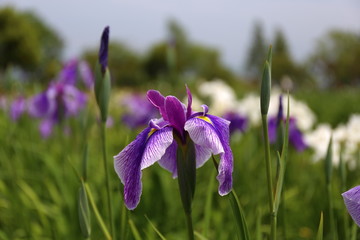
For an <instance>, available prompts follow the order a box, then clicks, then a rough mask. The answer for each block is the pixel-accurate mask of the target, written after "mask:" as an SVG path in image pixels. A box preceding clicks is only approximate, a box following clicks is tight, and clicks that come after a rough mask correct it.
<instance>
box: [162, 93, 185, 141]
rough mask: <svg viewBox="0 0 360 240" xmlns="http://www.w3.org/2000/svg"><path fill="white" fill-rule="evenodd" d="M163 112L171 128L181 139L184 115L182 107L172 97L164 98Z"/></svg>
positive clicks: (178, 101)
mask: <svg viewBox="0 0 360 240" xmlns="http://www.w3.org/2000/svg"><path fill="white" fill-rule="evenodd" d="M165 110H166V114H167V117H168V121H169V123H170V125H171V126H173V127H174V129H175V130H176V131H177V132H178V133H179V134H180V136H181V137H183V132H184V125H185V121H186V115H185V110H184V105H183V104H182V103H181V102H180V100H179V99H177V98H176V97H174V96H167V97H166V98H165Z"/></svg>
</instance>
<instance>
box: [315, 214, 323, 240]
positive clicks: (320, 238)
mask: <svg viewBox="0 0 360 240" xmlns="http://www.w3.org/2000/svg"><path fill="white" fill-rule="evenodd" d="M323 232H324V220H323V213H322V212H321V215H320V223H319V228H318V231H317V234H316V240H323V235H324V233H323Z"/></svg>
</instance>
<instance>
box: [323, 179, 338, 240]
mask: <svg viewBox="0 0 360 240" xmlns="http://www.w3.org/2000/svg"><path fill="white" fill-rule="evenodd" d="M326 189H327V194H328V199H329V218H330V229H331V230H330V231H331V232H330V234H331V239H334V240H336V239H337V231H336V228H335V227H336V226H335V218H334V210H333V209H334V207H333V201H332V190H331V184H327V186H326Z"/></svg>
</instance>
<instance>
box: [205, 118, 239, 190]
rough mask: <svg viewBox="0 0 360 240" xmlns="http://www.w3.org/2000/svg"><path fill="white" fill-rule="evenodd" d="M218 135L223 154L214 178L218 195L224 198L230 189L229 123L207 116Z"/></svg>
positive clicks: (231, 170) (230, 154) (231, 169)
mask: <svg viewBox="0 0 360 240" xmlns="http://www.w3.org/2000/svg"><path fill="white" fill-rule="evenodd" d="M207 117H208V118H210V120H211V122H212V123H213V126H214V129H215V130H216V132H217V133H218V136H219V138H220V141H221V144H222V146H223V148H224V152H223V153H220V163H219V169H218V171H219V174H218V176H217V177H216V178H217V180H218V181H219V184H220V185H219V194H220V195H221V196H224V195H226V194H228V193H229V192H230V191H231V189H232V172H233V154H232V151H231V148H230V135H229V124H230V122H229V121H227V120H225V119H223V118H220V117H216V116H213V115H207Z"/></svg>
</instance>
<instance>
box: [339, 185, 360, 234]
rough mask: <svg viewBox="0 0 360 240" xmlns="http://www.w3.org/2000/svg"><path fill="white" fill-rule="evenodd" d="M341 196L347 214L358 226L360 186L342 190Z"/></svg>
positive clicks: (359, 224)
mask: <svg viewBox="0 0 360 240" xmlns="http://www.w3.org/2000/svg"><path fill="white" fill-rule="evenodd" d="M342 196H343V198H344V202H345V205H346V208H347V210H348V212H349V214H350V215H351V217H352V219H353V220H354V221H355V223H356V224H357V225H358V226H359V227H360V186H357V187H354V188H352V189H350V190H349V191H347V192H344V193H343V194H342Z"/></svg>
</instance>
